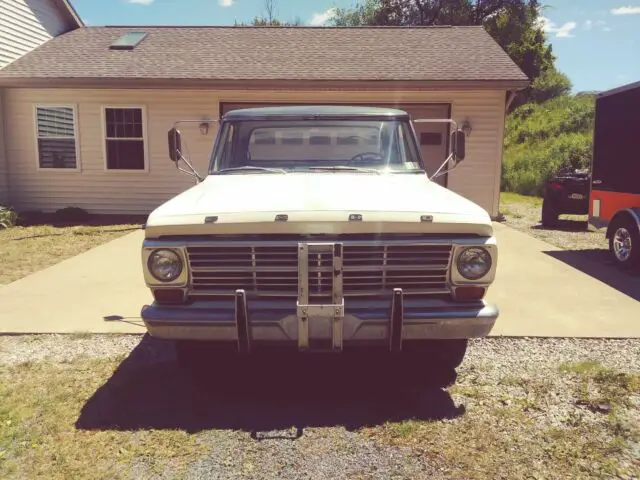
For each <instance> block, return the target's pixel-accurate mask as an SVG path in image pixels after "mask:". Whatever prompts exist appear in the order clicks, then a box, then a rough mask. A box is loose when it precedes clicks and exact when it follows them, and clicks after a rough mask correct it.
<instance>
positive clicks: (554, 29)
mask: <svg viewBox="0 0 640 480" xmlns="http://www.w3.org/2000/svg"><path fill="white" fill-rule="evenodd" d="M538 24H539V25H540V27H541V28H542V30H544V31H545V32H547V33H555V34H556V38H568V37H573V36H574V35H571V31H572V30H573V29H575V28H576V27H577V26H578V24H577V23H576V22H566V23H563V24H562V25H560V26H558V25H556V24H555V23H553V22H552V21H551V20H549V19H548V18H547V17H539V18H538Z"/></svg>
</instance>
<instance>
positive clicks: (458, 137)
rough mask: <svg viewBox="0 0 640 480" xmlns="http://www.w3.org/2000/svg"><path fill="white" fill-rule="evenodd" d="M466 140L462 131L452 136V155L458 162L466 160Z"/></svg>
mask: <svg viewBox="0 0 640 480" xmlns="http://www.w3.org/2000/svg"><path fill="white" fill-rule="evenodd" d="M465 142H466V138H465V135H464V132H463V131H462V130H456V131H455V132H453V133H452V134H451V154H452V155H453V159H454V161H456V162H461V161H462V160H464V157H465V155H466V151H465V150H466V143H465Z"/></svg>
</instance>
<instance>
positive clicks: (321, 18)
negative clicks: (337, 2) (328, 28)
mask: <svg viewBox="0 0 640 480" xmlns="http://www.w3.org/2000/svg"><path fill="white" fill-rule="evenodd" d="M335 16H336V9H335V8H330V9H329V10H327V11H326V12H324V13H314V14H313V16H312V17H311V20H309V25H311V26H313V27H319V26H321V25H324V24H325V23H327V22H328V21H329V20H331V19H332V18H333V17H335Z"/></svg>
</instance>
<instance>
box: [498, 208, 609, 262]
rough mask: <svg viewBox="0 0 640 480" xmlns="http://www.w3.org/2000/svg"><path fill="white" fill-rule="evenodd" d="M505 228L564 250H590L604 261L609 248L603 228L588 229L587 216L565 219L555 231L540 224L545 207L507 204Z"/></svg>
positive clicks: (566, 217) (564, 217)
mask: <svg viewBox="0 0 640 480" xmlns="http://www.w3.org/2000/svg"><path fill="white" fill-rule="evenodd" d="M501 210H502V213H503V214H504V216H505V222H504V223H505V225H508V226H509V227H511V228H515V229H516V230H520V231H521V232H524V233H527V234H529V235H531V236H534V237H536V238H539V239H540V240H544V241H545V242H547V243H550V244H551V245H554V246H556V247H558V248H562V249H563V250H580V251H584V250H591V251H592V252H589V254H590V255H593V256H594V257H600V258H605V257H606V255H607V250H608V249H609V244H608V240H607V239H606V238H605V236H604V234H605V231H604V230H603V229H600V230H596V229H594V228H593V227H591V226H589V225H588V223H587V217H586V216H569V215H567V216H562V217H561V218H560V220H559V222H558V226H557V227H556V228H552V229H548V228H544V227H543V226H542V224H541V223H540V215H541V211H542V208H541V207H540V206H536V205H532V204H531V203H505V204H503V205H502V206H501Z"/></svg>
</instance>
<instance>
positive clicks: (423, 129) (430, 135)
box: [220, 102, 450, 186]
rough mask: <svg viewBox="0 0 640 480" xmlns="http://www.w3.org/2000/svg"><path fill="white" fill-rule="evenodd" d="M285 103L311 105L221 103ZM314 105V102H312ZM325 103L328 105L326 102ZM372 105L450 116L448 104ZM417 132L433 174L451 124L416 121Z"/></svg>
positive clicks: (226, 107)
mask: <svg viewBox="0 0 640 480" xmlns="http://www.w3.org/2000/svg"><path fill="white" fill-rule="evenodd" d="M283 105H310V104H299V103H287V104H284V103H267V102H265V103H222V104H220V114H221V115H224V114H225V113H227V112H229V111H231V110H237V109H239V108H255V107H267V106H283ZM311 105H313V104H311ZM323 105H327V104H326V103H325V104H323ZM367 105H369V106H372V107H392V108H399V109H401V110H404V111H406V112H407V113H408V114H409V115H411V116H412V117H413V118H414V119H415V118H449V110H450V107H449V105H448V104H420V105H416V104H412V105H393V104H367ZM415 129H416V134H417V135H418V141H419V143H420V149H421V150H422V158H424V161H425V164H426V167H427V172H428V173H429V174H433V173H434V172H435V171H436V170H437V169H438V168H439V167H440V165H442V162H444V160H445V158H446V154H447V149H448V147H449V144H448V132H449V125H448V124H447V123H416V124H415ZM436 181H437V182H438V183H439V184H440V185H445V186H446V184H447V176H446V175H442V176H441V177H439V178H438V179H436Z"/></svg>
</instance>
